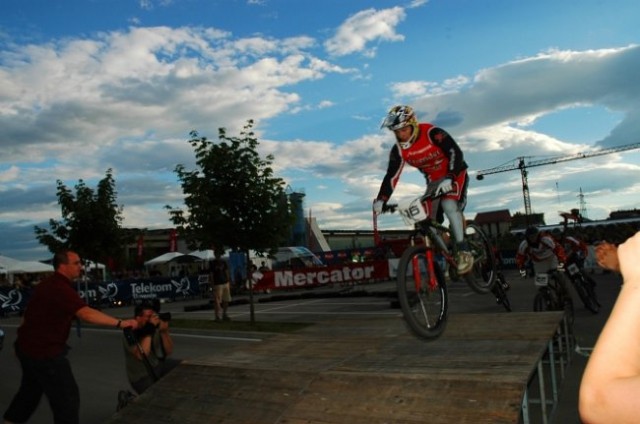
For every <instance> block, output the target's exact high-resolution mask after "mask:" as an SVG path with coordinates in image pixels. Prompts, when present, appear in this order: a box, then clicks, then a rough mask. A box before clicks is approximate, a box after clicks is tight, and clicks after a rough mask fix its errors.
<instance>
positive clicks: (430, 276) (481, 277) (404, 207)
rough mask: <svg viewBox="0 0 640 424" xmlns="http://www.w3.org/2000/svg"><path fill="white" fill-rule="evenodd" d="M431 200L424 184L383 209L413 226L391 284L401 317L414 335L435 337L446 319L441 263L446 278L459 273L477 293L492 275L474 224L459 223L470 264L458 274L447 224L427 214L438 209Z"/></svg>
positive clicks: (488, 252)
mask: <svg viewBox="0 0 640 424" xmlns="http://www.w3.org/2000/svg"><path fill="white" fill-rule="evenodd" d="M437 200H438V196H435V195H434V193H433V190H428V191H427V193H426V194H425V195H423V196H420V197H418V198H416V199H413V200H411V201H410V202H408V203H405V204H401V205H397V204H392V205H387V206H386V207H385V208H383V212H395V211H396V210H398V211H399V212H400V214H401V216H402V218H403V220H404V221H405V223H406V224H408V225H412V226H413V228H414V232H413V233H412V234H411V236H410V238H409V241H410V245H409V247H407V248H406V249H405V250H404V252H403V253H402V256H401V257H400V262H399V264H398V273H397V283H396V284H397V292H398V301H399V303H400V307H401V309H402V314H403V316H404V320H405V323H406V324H407V326H408V327H409V329H410V331H411V332H412V333H413V334H414V335H416V336H417V337H419V338H422V339H427V340H430V339H435V338H437V337H439V336H440V335H441V334H442V332H443V331H444V328H445V326H446V322H447V313H448V306H449V303H448V302H449V299H448V294H447V286H446V284H445V283H446V281H445V274H444V273H445V270H446V269H443V268H447V267H448V272H449V276H450V277H451V279H454V280H455V279H458V278H459V277H462V279H464V280H465V281H466V282H467V284H468V285H469V286H470V287H471V288H472V289H473V290H474V291H476V292H478V293H482V294H484V293H488V292H489V291H491V289H492V288H493V285H494V284H495V280H496V262H495V257H494V256H493V253H492V252H493V249H492V246H491V244H490V243H489V239H488V238H487V237H486V236H485V235H484V233H483V232H482V230H481V229H480V228H479V227H477V226H476V225H475V224H468V225H467V226H466V228H465V238H466V241H467V243H468V244H469V247H470V251H471V253H472V255H473V258H474V265H473V268H472V269H471V270H470V271H469V272H468V273H466V274H464V275H462V276H460V275H458V272H457V268H458V266H457V262H456V259H455V257H456V254H457V249H456V246H455V244H454V246H453V247H452V248H449V247H448V243H447V242H446V241H449V240H451V235H450V231H449V228H447V227H445V226H444V225H442V224H441V223H439V222H438V221H437V220H436V219H435V218H434V217H432V216H431V215H436V213H433V214H431V212H433V211H437V210H438V206H439V205H438V204H437ZM373 216H374V231H377V215H376V213H375V212H374V214H373ZM445 240H446V241H445ZM436 255H438V256H441V257H442V258H443V259H444V261H443V262H444V267H441V265H440V263H438V260H437V259H436Z"/></svg>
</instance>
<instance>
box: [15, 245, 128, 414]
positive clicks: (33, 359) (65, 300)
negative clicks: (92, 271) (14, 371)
mask: <svg viewBox="0 0 640 424" xmlns="http://www.w3.org/2000/svg"><path fill="white" fill-rule="evenodd" d="M53 267H54V269H55V274H54V275H53V276H51V277H50V278H48V279H46V280H45V281H43V282H41V283H40V284H38V285H37V286H36V288H35V289H34V291H33V294H32V296H31V298H30V300H29V303H28V304H27V308H26V310H25V313H24V317H23V321H22V324H21V325H20V327H19V328H18V331H17V340H16V343H15V351H16V355H17V357H18V359H19V360H20V365H21V367H22V381H21V382H20V388H19V389H18V393H16V395H15V396H14V398H13V400H12V401H11V404H10V405H9V408H8V409H7V411H6V412H5V414H4V419H5V422H8V423H23V422H26V421H27V420H28V419H29V417H30V416H31V414H33V412H34V411H35V410H36V408H37V407H38V404H39V403H40V399H41V398H42V395H43V394H44V395H45V396H47V398H48V400H49V404H50V406H51V409H52V411H53V421H54V423H56V424H58V423H78V422H79V412H80V392H79V390H78V385H77V384H76V381H75V378H74V377H73V373H72V372H71V366H70V364H69V360H68V359H67V357H66V353H67V349H68V347H67V339H68V338H69V331H70V329H71V323H72V321H73V319H74V318H78V319H81V320H82V321H86V322H89V323H91V324H96V325H103V326H107V327H115V328H124V327H133V328H136V326H137V323H136V321H135V320H133V319H130V320H124V321H123V320H119V319H117V318H114V317H111V316H109V315H106V314H104V313H102V312H100V311H98V310H96V309H93V308H90V307H89V306H87V304H86V303H85V302H84V301H83V300H82V299H81V298H80V296H79V295H78V293H76V291H75V290H74V289H73V285H72V283H73V280H75V279H76V278H78V277H79V276H80V274H81V273H82V262H81V261H80V257H79V256H78V254H77V253H75V252H72V251H68V250H64V251H60V252H58V253H56V254H55V255H54V257H53Z"/></svg>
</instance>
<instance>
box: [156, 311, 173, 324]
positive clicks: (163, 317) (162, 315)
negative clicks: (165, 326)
mask: <svg viewBox="0 0 640 424" xmlns="http://www.w3.org/2000/svg"><path fill="white" fill-rule="evenodd" d="M158 318H160V320H162V321H164V322H169V321H171V312H162V313H160V314H158Z"/></svg>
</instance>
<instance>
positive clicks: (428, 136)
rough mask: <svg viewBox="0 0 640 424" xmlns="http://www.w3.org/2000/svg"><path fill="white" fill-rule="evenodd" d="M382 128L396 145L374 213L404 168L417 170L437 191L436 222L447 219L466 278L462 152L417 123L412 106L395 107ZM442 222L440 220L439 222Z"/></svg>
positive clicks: (468, 265) (465, 182)
mask: <svg viewBox="0 0 640 424" xmlns="http://www.w3.org/2000/svg"><path fill="white" fill-rule="evenodd" d="M382 127H383V128H387V129H389V130H391V131H393V133H394V135H395V138H396V143H395V144H394V145H393V147H392V148H391V152H390V154H389V164H388V166H387V173H386V174H385V176H384V179H383V180H382V184H380V191H379V192H378V195H377V196H376V199H375V200H374V202H373V210H374V212H375V213H378V214H379V213H381V212H382V210H383V207H384V205H386V203H387V201H388V200H389V198H390V197H391V195H392V194H393V191H394V189H395V188H396V185H397V184H398V180H399V179H400V174H401V173H402V169H403V168H404V165H405V164H409V165H411V166H413V167H415V168H417V169H418V170H419V171H420V172H421V173H422V175H424V177H425V179H426V182H427V187H429V186H431V185H432V184H433V185H434V186H435V187H436V190H435V194H436V195H441V197H440V199H441V200H440V202H439V208H438V209H439V210H436V211H434V212H435V213H437V216H436V218H438V221H443V220H444V217H443V216H442V215H441V214H442V213H444V215H446V216H447V218H448V219H449V226H450V228H451V233H452V234H453V236H454V238H455V241H456V243H457V250H458V258H457V262H458V273H460V274H465V273H467V272H469V271H470V270H471V267H472V266H473V256H472V255H471V253H470V252H469V246H468V245H467V243H466V242H465V240H464V216H463V214H462V212H463V211H464V208H465V206H466V203H467V185H468V179H467V163H466V162H465V160H464V156H463V154H462V150H460V147H459V146H458V144H457V143H456V142H455V140H454V139H453V137H451V135H449V133H447V132H446V131H445V130H443V129H442V128H438V127H436V126H434V125H432V124H429V123H418V119H417V118H416V115H415V112H414V111H413V108H411V106H394V107H392V108H391V110H390V111H389V113H388V114H387V117H386V118H385V120H384V122H383V123H382ZM440 218H441V219H440Z"/></svg>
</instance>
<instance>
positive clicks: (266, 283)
mask: <svg viewBox="0 0 640 424" xmlns="http://www.w3.org/2000/svg"><path fill="white" fill-rule="evenodd" d="M386 279H389V262H388V261H369V262H353V263H346V264H343V265H331V266H326V267H313V268H296V269H293V270H277V271H265V272H263V273H262V278H261V279H260V280H258V281H257V282H256V285H255V286H254V289H255V290H278V289H293V288H301V287H318V286H330V285H334V284H339V285H355V284H364V283H371V282H374V281H382V280H386Z"/></svg>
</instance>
